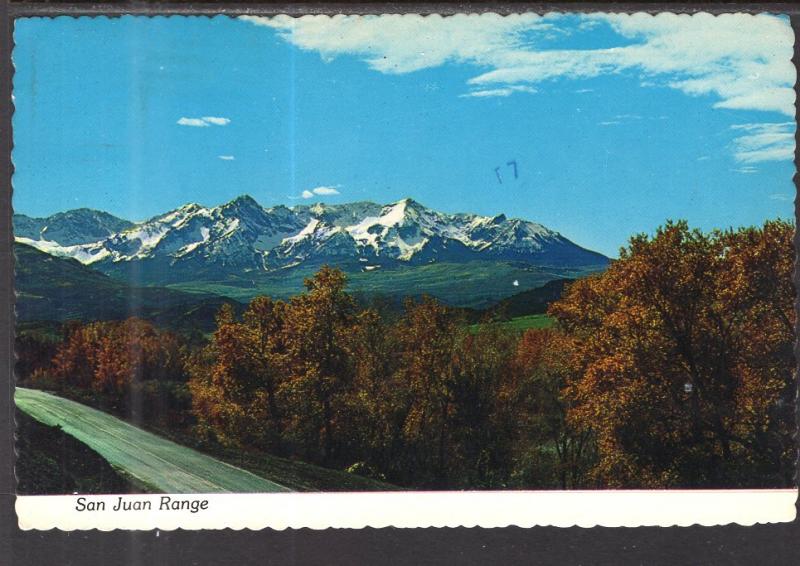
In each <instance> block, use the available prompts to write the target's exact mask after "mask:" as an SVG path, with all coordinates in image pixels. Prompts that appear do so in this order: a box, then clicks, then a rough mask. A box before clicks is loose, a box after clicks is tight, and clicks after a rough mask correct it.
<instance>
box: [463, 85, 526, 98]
mask: <svg viewBox="0 0 800 566" xmlns="http://www.w3.org/2000/svg"><path fill="white" fill-rule="evenodd" d="M515 92H528V93H534V92H537V90H536V89H535V88H533V87H530V86H525V85H512V86H506V87H502V88H489V89H482V90H473V91H471V92H468V93H467V94H461V95H459V96H461V97H462V98H466V97H480V98H483V97H490V96H511V95H512V94H514V93H515Z"/></svg>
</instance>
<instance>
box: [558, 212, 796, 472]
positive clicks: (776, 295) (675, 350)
mask: <svg viewBox="0 0 800 566" xmlns="http://www.w3.org/2000/svg"><path fill="white" fill-rule="evenodd" d="M792 236H793V226H792V225H791V224H790V223H787V222H783V221H771V222H767V223H765V224H764V226H763V227H760V228H747V229H740V230H737V231H727V232H718V231H715V232H712V233H709V234H704V233H702V232H700V231H698V230H690V229H689V228H688V226H687V224H686V223H685V222H677V223H671V222H670V223H668V224H667V225H666V226H664V227H663V228H660V229H659V230H658V231H657V232H656V234H655V236H654V237H652V238H650V237H647V236H645V235H640V236H636V237H634V238H632V239H631V241H630V245H629V246H628V247H627V248H625V249H623V250H621V253H620V258H619V260H618V261H615V262H614V263H613V264H612V265H611V266H610V267H609V269H608V270H607V271H606V272H605V273H603V274H602V275H598V276H594V277H589V278H586V279H582V280H579V281H577V282H576V283H574V284H573V285H571V286H570V288H569V289H568V291H567V293H566V295H565V296H564V297H563V298H562V299H561V300H560V301H558V302H556V303H554V304H553V305H552V306H551V308H550V314H551V315H552V316H554V317H556V318H557V319H558V321H559V324H560V326H561V327H562V328H563V329H564V331H565V332H566V333H567V334H568V335H569V336H570V337H571V338H572V340H571V341H570V343H569V348H568V352H569V365H570V366H571V368H572V377H571V378H570V379H569V380H568V383H567V384H566V388H565V397H566V398H567V399H569V401H570V402H571V403H572V404H573V405H572V407H571V408H570V409H569V413H568V418H569V422H570V423H571V425H572V426H574V427H576V429H577V430H584V431H592V432H593V433H594V434H596V436H597V446H598V451H599V459H598V461H597V464H596V465H595V466H594V468H593V476H594V478H595V480H596V481H597V482H599V483H600V484H601V485H606V486H644V487H673V486H675V487H678V486H682V487H693V486H732V485H736V486H746V485H762V484H763V485H772V486H774V485H776V484H777V485H780V484H788V482H790V481H791V477H792V474H793V469H794V466H793V460H794V458H793V450H792V442H791V430H792V429H793V426H792V424H793V418H792V416H791V415H792V413H791V407H792V398H793V391H794V382H793V367H794V358H793V356H792V345H793V343H794V332H793V329H794V309H793V301H794V290H793V288H792V284H791V273H792V266H793V260H794V250H793V247H792Z"/></svg>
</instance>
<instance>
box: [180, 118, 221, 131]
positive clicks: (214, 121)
mask: <svg viewBox="0 0 800 566" xmlns="http://www.w3.org/2000/svg"><path fill="white" fill-rule="evenodd" d="M230 123H231V120H230V118H220V117H219V116H203V117H202V118H186V117H183V118H180V119H179V120H178V125H179V126H192V127H195V128H208V127H209V126H212V125H213V126H227V125H228V124H230Z"/></svg>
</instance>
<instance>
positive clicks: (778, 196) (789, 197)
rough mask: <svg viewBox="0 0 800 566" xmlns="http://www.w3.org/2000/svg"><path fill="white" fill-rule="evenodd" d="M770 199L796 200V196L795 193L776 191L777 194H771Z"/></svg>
mask: <svg viewBox="0 0 800 566" xmlns="http://www.w3.org/2000/svg"><path fill="white" fill-rule="evenodd" d="M769 199H770V200H781V201H792V200H794V196H793V195H787V194H785V193H775V194H772V195H769Z"/></svg>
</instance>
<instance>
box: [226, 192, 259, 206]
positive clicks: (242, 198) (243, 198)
mask: <svg viewBox="0 0 800 566" xmlns="http://www.w3.org/2000/svg"><path fill="white" fill-rule="evenodd" d="M228 204H229V205H230V204H232V205H237V206H242V205H246V206H258V207H261V205H260V204H258V202H257V201H256V199H254V198H253V197H251V196H250V195H248V194H247V193H245V194H243V195H239V196H238V197H236V198H235V199H233V200H232V201H230V202H229V203H228Z"/></svg>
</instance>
